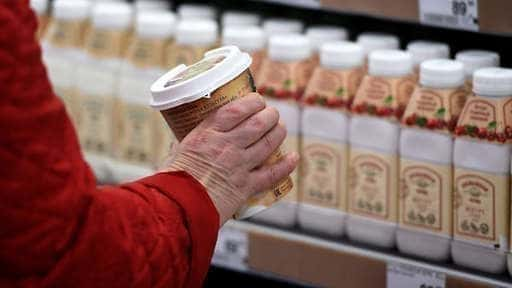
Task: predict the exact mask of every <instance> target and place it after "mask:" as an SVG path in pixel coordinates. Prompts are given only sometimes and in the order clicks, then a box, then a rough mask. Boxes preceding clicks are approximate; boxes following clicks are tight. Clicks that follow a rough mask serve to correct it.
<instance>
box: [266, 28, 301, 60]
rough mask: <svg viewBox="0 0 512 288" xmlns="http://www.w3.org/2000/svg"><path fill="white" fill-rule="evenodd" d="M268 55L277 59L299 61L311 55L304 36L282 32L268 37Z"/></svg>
mask: <svg viewBox="0 0 512 288" xmlns="http://www.w3.org/2000/svg"><path fill="white" fill-rule="evenodd" d="M268 55H269V57H270V58H271V59H272V60H277V61H285V62H287V61H300V60H304V59H307V58H309V57H310V56H311V46H310V43H309V39H308V38H307V37H306V36H303V35H299V34H284V35H280V36H272V37H270V40H269V44H268Z"/></svg>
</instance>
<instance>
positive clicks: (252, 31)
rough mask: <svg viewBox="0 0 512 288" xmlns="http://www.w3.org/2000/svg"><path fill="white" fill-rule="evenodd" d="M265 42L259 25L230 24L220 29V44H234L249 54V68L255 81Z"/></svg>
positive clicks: (263, 53) (263, 54)
mask: <svg viewBox="0 0 512 288" xmlns="http://www.w3.org/2000/svg"><path fill="white" fill-rule="evenodd" d="M266 43H267V41H266V37H265V33H264V32H263V29H261V28H260V27H256V26H251V27H245V26H236V25H231V26H229V27H226V28H224V30H223V31H222V45H235V46H237V47H238V48H240V49H241V50H242V51H244V52H247V53H249V55H251V58H252V63H251V67H250V70H251V73H252V74H253V75H254V76H253V77H254V79H255V81H256V82H258V80H257V78H256V77H257V76H256V75H258V73H259V71H260V68H261V63H262V61H263V58H264V57H265V45H266Z"/></svg>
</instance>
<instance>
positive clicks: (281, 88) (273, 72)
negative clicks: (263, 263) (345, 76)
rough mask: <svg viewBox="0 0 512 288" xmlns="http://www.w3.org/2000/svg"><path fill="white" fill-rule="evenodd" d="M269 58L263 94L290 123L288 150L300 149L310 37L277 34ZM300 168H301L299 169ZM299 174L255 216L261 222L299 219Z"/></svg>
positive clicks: (262, 73) (285, 222)
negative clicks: (279, 197)
mask: <svg viewBox="0 0 512 288" xmlns="http://www.w3.org/2000/svg"><path fill="white" fill-rule="evenodd" d="M268 49H269V50H268V53H269V54H268V58H266V59H265V60H264V61H263V64H262V66H261V69H260V73H259V75H258V77H257V79H258V82H257V85H256V86H257V87H258V89H259V92H260V94H262V95H264V96H266V97H267V98H268V100H267V105H268V106H272V107H275V108H276V109H277V110H278V111H279V114H280V116H281V121H283V123H284V124H285V125H286V127H287V130H288V135H287V137H286V139H285V141H284V143H283V146H284V149H285V150H286V151H287V152H297V153H299V151H300V137H299V135H300V134H299V127H300V126H299V125H300V105H299V102H298V101H300V99H301V97H302V93H303V91H304V89H305V88H306V85H307V82H308V80H309V78H310V77H311V73H312V71H311V66H310V65H309V59H310V57H311V48H310V44H309V40H308V38H307V37H305V36H302V35H297V34H285V35H281V36H273V37H271V38H270V40H269V48H268ZM299 169H300V168H299ZM298 175H299V172H298V170H297V169H296V170H295V171H294V172H293V173H292V174H291V177H292V180H293V183H294V187H293V189H292V190H291V191H290V193H288V195H286V197H284V198H283V199H282V200H281V201H279V202H278V203H276V204H275V205H273V206H272V207H270V208H269V209H267V210H265V211H264V212H262V213H260V214H257V215H255V216H254V217H253V219H255V220H257V221H261V222H266V223H271V224H274V225H279V226H281V227H292V226H294V225H295V222H296V211H297V201H298V186H299V184H298V180H299V178H298Z"/></svg>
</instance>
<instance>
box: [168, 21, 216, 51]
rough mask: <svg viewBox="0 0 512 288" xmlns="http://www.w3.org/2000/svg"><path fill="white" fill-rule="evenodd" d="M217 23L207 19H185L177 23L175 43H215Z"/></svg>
mask: <svg viewBox="0 0 512 288" xmlns="http://www.w3.org/2000/svg"><path fill="white" fill-rule="evenodd" d="M217 33H218V26H217V22H215V21H213V20H209V19H204V20H198V19H186V20H182V21H180V22H179V23H178V27H177V28H176V43H178V44H183V45H211V44H214V43H215V41H217Z"/></svg>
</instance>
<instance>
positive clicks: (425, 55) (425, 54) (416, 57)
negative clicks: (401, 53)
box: [407, 40, 450, 66]
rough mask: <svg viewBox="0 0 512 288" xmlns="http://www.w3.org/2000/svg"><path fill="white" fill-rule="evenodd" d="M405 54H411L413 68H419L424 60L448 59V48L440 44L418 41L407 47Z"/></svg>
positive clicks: (446, 45)
mask: <svg viewBox="0 0 512 288" xmlns="http://www.w3.org/2000/svg"><path fill="white" fill-rule="evenodd" d="M407 52H409V53H411V55H412V62H413V64H414V66H419V65H420V64H421V62H423V61H425V60H430V59H439V58H443V59H447V58H449V57H450V46H448V44H445V43H441V42H433V41H424V40H418V41H412V42H410V43H409V44H408V45H407Z"/></svg>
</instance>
